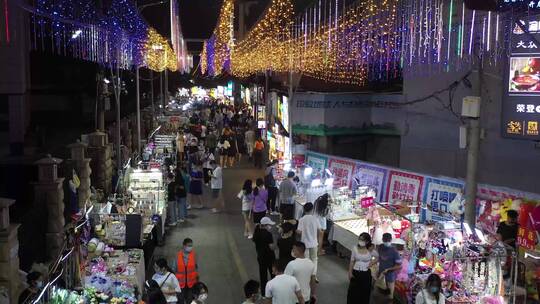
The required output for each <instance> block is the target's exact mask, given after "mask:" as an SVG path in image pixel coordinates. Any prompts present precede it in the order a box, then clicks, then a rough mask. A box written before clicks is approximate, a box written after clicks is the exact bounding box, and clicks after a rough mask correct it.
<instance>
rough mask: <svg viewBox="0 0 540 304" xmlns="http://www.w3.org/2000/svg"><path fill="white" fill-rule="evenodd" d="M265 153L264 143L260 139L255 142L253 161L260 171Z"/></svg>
mask: <svg viewBox="0 0 540 304" xmlns="http://www.w3.org/2000/svg"><path fill="white" fill-rule="evenodd" d="M263 151H264V142H263V141H262V139H261V138H260V137H259V138H257V140H256V141H255V146H254V148H253V161H254V163H255V167H257V168H259V169H262V159H263Z"/></svg>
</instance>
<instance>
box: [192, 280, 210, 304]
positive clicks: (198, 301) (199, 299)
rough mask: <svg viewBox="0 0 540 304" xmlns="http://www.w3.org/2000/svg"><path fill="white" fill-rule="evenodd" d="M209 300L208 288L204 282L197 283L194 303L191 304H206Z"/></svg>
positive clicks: (194, 287) (194, 291)
mask: <svg viewBox="0 0 540 304" xmlns="http://www.w3.org/2000/svg"><path fill="white" fill-rule="evenodd" d="M207 299H208V287H206V285H205V284H204V283H203V282H197V284H195V285H194V286H193V301H191V304H204V303H206V300H207Z"/></svg>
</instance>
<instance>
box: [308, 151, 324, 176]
mask: <svg viewBox="0 0 540 304" xmlns="http://www.w3.org/2000/svg"><path fill="white" fill-rule="evenodd" d="M327 164H328V157H326V156H325V155H322V154H317V153H313V152H308V153H307V165H308V166H310V167H311V168H313V173H314V174H318V173H320V172H322V171H323V170H324V169H326V167H327Z"/></svg>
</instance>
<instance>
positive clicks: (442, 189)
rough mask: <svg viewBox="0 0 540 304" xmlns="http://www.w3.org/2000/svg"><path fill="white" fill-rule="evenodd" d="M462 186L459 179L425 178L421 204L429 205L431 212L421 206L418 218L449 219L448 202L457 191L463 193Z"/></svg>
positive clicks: (436, 220)
mask: <svg viewBox="0 0 540 304" xmlns="http://www.w3.org/2000/svg"><path fill="white" fill-rule="evenodd" d="M464 186H465V184H464V183H462V182H460V181H455V180H444V179H439V178H432V177H428V178H426V185H425V186H424V200H423V204H426V205H427V206H428V207H430V209H431V212H430V211H428V210H429V209H428V210H426V209H425V208H423V209H422V213H421V215H420V219H421V220H422V221H424V220H431V221H435V222H439V221H445V220H450V219H451V216H450V214H449V208H450V203H451V202H452V201H453V200H454V198H455V197H456V195H457V194H458V193H463V188H464ZM429 212H430V213H429Z"/></svg>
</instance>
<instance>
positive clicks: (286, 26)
mask: <svg viewBox="0 0 540 304" xmlns="http://www.w3.org/2000/svg"><path fill="white" fill-rule="evenodd" d="M292 17H293V5H292V3H291V1H290V0H272V2H271V3H270V6H269V7H268V9H267V10H266V12H265V14H264V16H263V18H262V19H261V20H260V21H259V22H258V23H257V24H256V25H255V26H254V27H253V29H251V31H249V33H248V34H247V36H246V38H245V39H243V40H242V41H240V42H239V43H238V44H237V45H235V46H234V48H233V49H232V51H231V73H232V74H233V75H235V76H238V77H247V76H249V75H251V74H254V73H257V72H260V71H266V70H272V71H277V72H284V71H287V70H288V69H289V66H290V62H289V61H290V58H289V53H290V39H291V26H292V21H293V20H292Z"/></svg>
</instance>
